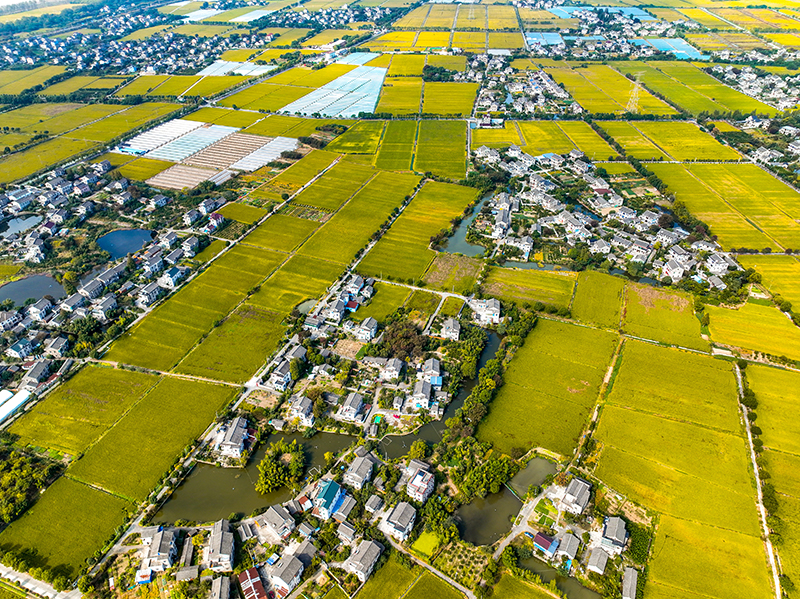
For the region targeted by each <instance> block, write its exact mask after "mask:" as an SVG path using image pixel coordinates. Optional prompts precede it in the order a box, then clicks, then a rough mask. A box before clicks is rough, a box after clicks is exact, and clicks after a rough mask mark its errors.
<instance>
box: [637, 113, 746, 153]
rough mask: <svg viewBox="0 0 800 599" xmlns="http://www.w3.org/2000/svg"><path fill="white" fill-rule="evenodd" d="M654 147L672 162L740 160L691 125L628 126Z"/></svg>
mask: <svg viewBox="0 0 800 599" xmlns="http://www.w3.org/2000/svg"><path fill="white" fill-rule="evenodd" d="M632 124H633V126H634V127H636V129H638V130H639V131H641V132H642V133H643V134H644V135H646V136H647V137H648V138H649V139H650V140H652V141H653V143H654V144H655V145H657V146H658V147H659V148H661V149H662V150H664V151H665V152H666V153H667V154H669V155H670V156H672V157H673V158H674V159H675V160H679V161H688V160H740V159H741V158H742V156H741V155H740V154H739V152H737V151H736V150H734V149H733V148H731V147H730V146H723V145H722V144H721V143H719V142H718V141H717V140H716V139H714V138H713V137H712V136H711V135H709V134H708V133H705V132H703V131H701V130H700V129H699V128H698V127H697V126H696V125H694V124H692V123H683V122H678V121H673V122H663V123H654V122H652V123H648V122H647V121H642V122H637V123H632Z"/></svg>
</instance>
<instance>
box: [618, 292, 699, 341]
mask: <svg viewBox="0 0 800 599" xmlns="http://www.w3.org/2000/svg"><path fill="white" fill-rule="evenodd" d="M622 319H623V327H622V328H623V329H624V331H625V332H626V333H629V334H631V335H635V336H637V337H643V338H645V339H653V340H655V341H659V342H661V343H670V344H675V345H679V346H682V347H688V348H691V349H698V350H701V351H708V347H709V346H708V342H707V341H704V340H703V339H702V338H701V337H700V321H699V320H698V319H697V317H696V316H695V315H694V307H693V305H692V299H691V297H690V296H689V295H687V294H684V293H678V292H672V291H662V290H659V289H655V288H653V287H651V286H649V285H640V284H638V283H628V285H627V287H626V292H625V311H624V313H623V317H622Z"/></svg>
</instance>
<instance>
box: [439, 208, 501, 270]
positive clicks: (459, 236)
mask: <svg viewBox="0 0 800 599" xmlns="http://www.w3.org/2000/svg"><path fill="white" fill-rule="evenodd" d="M488 197H491V196H487V198H488ZM488 201H489V200H488V199H484V200H483V201H481V202H480V203H479V204H478V205H477V206H475V210H473V212H472V214H471V215H470V216H468V217H467V218H465V219H462V221H461V223H460V224H459V225H458V227H456V230H455V231H454V232H453V234H452V235H451V236H450V237H448V238H447V245H445V246H444V250H445V251H446V252H447V253H449V254H464V255H465V256H469V257H470V258H474V257H475V256H480V255H481V254H483V252H485V251H486V248H485V247H483V246H482V245H472V244H471V243H467V229H469V226H470V225H471V224H472V221H474V220H475V218H476V217H477V216H478V215H479V214H480V213H481V208H482V207H483V205H484V204H485V203H486V202H488Z"/></svg>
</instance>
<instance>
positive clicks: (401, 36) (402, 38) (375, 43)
mask: <svg viewBox="0 0 800 599" xmlns="http://www.w3.org/2000/svg"><path fill="white" fill-rule="evenodd" d="M416 38H417V32H416V31H390V32H389V33H384V34H383V35H381V36H380V37H377V38H375V39H374V40H372V41H370V42H369V43H368V44H367V46H368V47H369V49H370V50H372V51H381V50H388V51H391V50H409V49H410V48H412V47H413V46H414V40H415V39H416Z"/></svg>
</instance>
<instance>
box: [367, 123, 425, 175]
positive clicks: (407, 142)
mask: <svg viewBox="0 0 800 599" xmlns="http://www.w3.org/2000/svg"><path fill="white" fill-rule="evenodd" d="M416 139H417V123H416V121H389V122H388V123H387V124H386V133H385V134H384V136H383V142H382V143H381V147H380V150H378V154H377V155H376V156H375V166H377V167H378V168H381V169H384V170H387V171H407V170H410V169H411V160H412V158H413V156H414V144H415V142H416Z"/></svg>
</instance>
